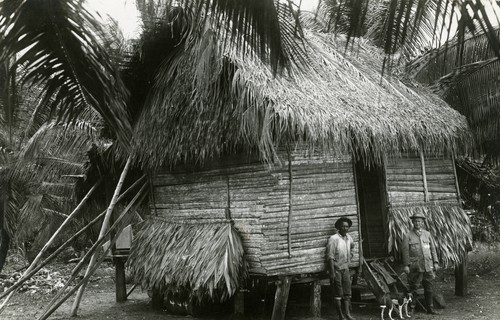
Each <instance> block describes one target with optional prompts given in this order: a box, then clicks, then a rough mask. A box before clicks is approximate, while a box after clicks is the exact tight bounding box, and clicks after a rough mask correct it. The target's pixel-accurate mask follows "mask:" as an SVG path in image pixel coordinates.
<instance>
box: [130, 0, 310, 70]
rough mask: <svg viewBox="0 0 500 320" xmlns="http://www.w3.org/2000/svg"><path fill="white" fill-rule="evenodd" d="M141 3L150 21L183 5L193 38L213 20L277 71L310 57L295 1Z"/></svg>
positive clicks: (144, 14)
mask: <svg viewBox="0 0 500 320" xmlns="http://www.w3.org/2000/svg"><path fill="white" fill-rule="evenodd" d="M137 6H138V9H139V10H140V12H141V14H142V17H143V20H145V22H146V24H147V23H151V19H152V20H153V22H155V21H156V19H157V18H158V17H161V18H163V17H164V16H165V15H163V16H161V15H162V14H164V13H168V12H171V11H172V9H174V8H176V7H179V6H180V7H182V8H183V9H184V10H185V11H186V12H187V13H188V14H189V15H190V16H191V17H192V26H193V27H194V28H192V29H190V32H189V36H190V37H193V36H194V37H196V36H197V34H198V32H199V30H198V28H199V26H200V25H204V24H205V23H206V22H209V23H210V24H211V25H212V27H213V28H214V29H215V30H217V32H219V31H222V32H223V33H228V34H229V35H230V36H229V37H228V39H229V40H231V41H232V42H235V43H236V44H237V46H238V50H247V48H248V47H250V48H252V51H253V52H255V53H256V54H257V55H258V56H259V57H260V58H261V59H262V60H263V61H266V62H268V63H269V64H270V65H271V67H272V69H273V70H274V71H275V72H276V71H277V70H280V69H281V68H283V67H286V66H288V65H290V63H303V62H304V61H306V60H307V57H306V55H305V52H304V51H303V50H301V42H302V29H301V25H300V22H299V20H298V13H297V10H298V7H297V5H296V4H295V3H294V2H293V1H291V0H286V1H278V0H253V1H246V0H184V1H171V0H163V1H161V0H160V1H158V0H151V1H145V0H143V1H138V3H137ZM147 20H149V21H147Z"/></svg>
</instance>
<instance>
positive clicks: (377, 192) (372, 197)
mask: <svg viewBox="0 0 500 320" xmlns="http://www.w3.org/2000/svg"><path fill="white" fill-rule="evenodd" d="M356 179H357V187H358V190H357V191H358V199H359V207H360V208H359V209H360V216H361V236H362V239H363V247H362V249H363V256H364V257H365V258H377V257H385V256H387V255H388V253H387V237H386V228H385V225H386V211H387V210H386V204H387V200H386V196H385V194H386V192H385V188H386V186H385V183H384V181H385V179H383V172H382V169H381V168H380V167H379V166H375V165H372V166H370V167H367V166H365V165H364V164H363V163H362V162H360V161H357V162H356Z"/></svg>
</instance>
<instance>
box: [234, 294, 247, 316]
mask: <svg viewBox="0 0 500 320" xmlns="http://www.w3.org/2000/svg"><path fill="white" fill-rule="evenodd" d="M244 314H245V292H244V291H243V290H238V291H237V292H236V294H235V296H234V315H235V316H236V317H241V316H243V315H244Z"/></svg>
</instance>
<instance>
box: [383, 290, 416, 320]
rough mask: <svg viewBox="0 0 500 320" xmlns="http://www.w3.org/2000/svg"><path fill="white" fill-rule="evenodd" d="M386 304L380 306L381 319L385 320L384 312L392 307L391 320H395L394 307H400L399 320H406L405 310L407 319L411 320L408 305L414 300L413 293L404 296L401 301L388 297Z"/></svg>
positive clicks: (390, 311)
mask: <svg viewBox="0 0 500 320" xmlns="http://www.w3.org/2000/svg"><path fill="white" fill-rule="evenodd" d="M384 300H385V303H383V304H381V305H380V308H381V311H380V319H381V320H384V311H385V309H386V308H387V307H390V309H389V312H388V314H389V319H390V320H394V318H393V317H392V311H393V310H394V306H397V307H398V313H399V319H404V316H403V310H404V313H405V315H406V317H407V318H411V316H410V315H409V314H408V304H409V303H410V302H411V301H412V300H413V295H412V294H411V293H408V294H405V295H403V296H402V297H401V298H399V299H394V298H391V297H390V296H389V295H387V296H386V297H385V298H384Z"/></svg>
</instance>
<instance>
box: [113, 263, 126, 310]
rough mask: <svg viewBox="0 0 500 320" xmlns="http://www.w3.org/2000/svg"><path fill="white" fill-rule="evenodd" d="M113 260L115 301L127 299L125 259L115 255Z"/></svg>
mask: <svg viewBox="0 0 500 320" xmlns="http://www.w3.org/2000/svg"><path fill="white" fill-rule="evenodd" d="M114 260H115V281H116V282H115V286H116V288H115V290H116V302H123V301H126V300H127V285H126V284H125V260H124V259H123V258H120V257H117V258H114Z"/></svg>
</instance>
